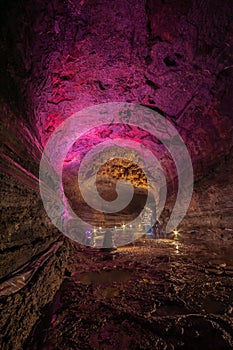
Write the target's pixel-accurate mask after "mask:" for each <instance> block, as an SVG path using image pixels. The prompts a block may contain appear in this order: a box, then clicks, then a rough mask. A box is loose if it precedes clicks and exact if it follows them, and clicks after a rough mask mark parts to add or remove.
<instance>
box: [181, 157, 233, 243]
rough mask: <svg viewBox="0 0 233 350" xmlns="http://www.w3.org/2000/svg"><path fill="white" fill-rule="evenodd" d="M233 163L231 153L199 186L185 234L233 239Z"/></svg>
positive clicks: (197, 185)
mask: <svg viewBox="0 0 233 350" xmlns="http://www.w3.org/2000/svg"><path fill="white" fill-rule="evenodd" d="M232 171H233V162H232V152H231V154H230V155H229V156H228V157H227V158H226V159H225V160H224V161H223V162H222V163H221V165H218V166H217V167H216V169H215V170H214V171H213V172H211V173H209V174H208V175H207V176H206V177H204V178H203V179H201V180H200V181H198V182H197V183H196V185H195V190H194V194H193V197H192V201H191V203H190V208H189V211H188V212H187V214H186V216H185V218H184V220H183V221H182V223H181V225H180V226H181V229H182V230H184V231H192V232H193V233H194V232H196V233H198V234H199V235H203V236H205V237H206V238H208V239H210V240H213V239H216V238H217V237H219V238H220V237H221V239H222V240H226V241H227V240H230V241H231V242H232V239H233V216H232V212H233V202H232V198H233V183H232V181H233V179H232Z"/></svg>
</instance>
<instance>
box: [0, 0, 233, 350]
mask: <svg viewBox="0 0 233 350" xmlns="http://www.w3.org/2000/svg"><path fill="white" fill-rule="evenodd" d="M232 14H233V6H232V1H231V0H228V1H224V2H221V1H220V0H219V1H218V0H217V1H210V0H208V1H194V0H193V1H186V0H184V1H178V2H175V1H160V0H159V1H154V0H147V1H139V0H136V1H131V0H129V1H125V0H118V1H114V0H110V1H109V0H106V1H105V0H101V1H100V0H97V1H93V0H80V1H79V0H77V1H76V0H75V1H74V0H69V1H68V0H67V1H66V0H64V1H61V0H50V1H42V0H38V1H32V0H25V1H18V0H13V1H10V2H9V1H7V0H3V1H1V9H0V18H1V21H0V23H1V24H0V46H1V55H0V56H1V57H0V67H1V81H0V115H1V149H0V171H1V177H0V178H1V190H0V198H1V205H2V209H1V229H0V237H1V242H0V253H1V261H0V278H1V281H0V292H1V293H0V296H1V299H0V310H1V319H0V327H1V336H0V344H1V345H0V347H1V348H2V349H4V350H8V349H16V350H17V349H22V348H23V344H24V342H25V340H26V339H28V340H27V342H28V344H33V345H28V348H29V349H34V348H35V349H36V346H37V345H36V344H41V340H40V339H39V335H40V332H39V331H38V329H36V331H35V334H34V335H33V336H32V333H31V330H32V328H33V326H34V325H35V323H36V322H37V320H38V319H39V318H41V317H42V319H43V314H44V313H46V312H47V310H46V305H47V304H48V303H50V302H51V301H52V300H53V298H54V295H55V293H56V292H57V291H58V290H59V288H60V285H61V284H62V283H63V280H64V277H65V274H67V273H68V272H69V271H70V270H72V273H75V271H76V272H77V274H76V275H75V277H74V276H72V277H70V278H68V279H67V280H65V281H64V283H63V284H62V287H61V290H60V291H59V293H58V295H60V297H61V299H62V298H63V299H62V302H61V303H60V304H59V303H58V305H57V304H56V302H58V301H57V299H55V301H54V303H53V304H52V305H56V306H53V307H55V309H56V310H57V313H58V315H57V316H56V315H55V314H56V312H53V311H51V312H50V311H49V314H47V313H46V315H47V316H46V322H48V327H51V329H50V328H49V330H48V332H46V331H44V330H43V333H42V334H43V339H44V340H45V342H47V344H49V346H50V345H51V346H50V347H47V348H48V349H59V348H61V347H62V348H63V349H64V348H65V349H77V348H81V349H85V348H87V349H88V348H90V346H92V348H93V349H94V348H97V349H98V348H100V349H105V348H106V349H114V348H119V347H121V348H123V349H127V348H130V347H131V348H132V349H134V348H136V349H137V348H140V347H139V345H138V344H139V343H140V344H141V348H143V345H142V344H143V343H144V344H145V346H144V348H145V349H151V348H153V347H154V348H156V349H160V348H161V349H163V348H165V345H166V344H168V347H167V348H168V349H169V347H170V348H171V349H172V348H173V347H172V344H173V346H174V347H175V348H176V347H177V348H179V346H180V348H182V346H183V348H184V349H185V348H187V341H189V340H190V344H195V346H194V347H193V349H196V348H201V346H203V348H204V349H207V348H208V346H209V348H210V349H214V348H216V349H228V348H229V349H230V348H232V347H233V345H232V338H231V336H232V313H231V308H232V307H233V305H232V291H231V289H232V265H233V264H232V261H231V257H232V243H233V236H232V232H233V231H232V230H233V215H232V209H233V186H232V185H233V184H232V170H233V169H232V145H233V142H232V135H233V132H232V131H233V130H232V129H233V128H232V127H233V119H232V110H233V104H232V103H233V102H232V101H233V95H232V91H233V68H232V44H233V37H232V32H233V26H232ZM105 102H129V103H137V104H141V105H144V106H148V107H150V108H152V109H154V110H156V111H159V113H161V114H162V115H164V116H165V117H166V118H167V119H168V120H169V121H171V123H172V124H173V125H174V126H175V127H176V128H177V130H178V131H179V133H180V134H181V136H182V138H183V139H184V141H185V143H186V145H187V148H188V150H189V152H190V156H191V159H192V162H193V169H194V175H195V186H194V195H193V199H192V202H191V206H190V209H189V211H188V213H187V216H186V217H185V219H184V220H183V222H182V223H181V225H180V228H181V230H183V232H185V233H186V234H190V235H192V237H193V238H192V242H190V241H189V240H188V239H187V241H186V242H185V243H183V245H182V244H181V247H180V248H179V249H180V252H179V254H177V253H176V252H175V251H174V247H173V243H172V242H162V241H161V243H159V242H158V241H156V242H154V241H150V242H147V243H145V246H144V245H143V244H142V245H140V244H139V246H138V247H137V248H135V249H134V248H132V250H130V249H129V248H122V249H121V250H119V252H117V253H116V258H115V260H114V261H110V262H108V263H107V265H105V263H106V262H103V256H104V255H103V254H102V253H95V254H94V255H92V254H91V253H90V254H89V253H88V254H87V253H85V252H84V251H80V249H81V248H77V246H76V245H75V246H73V243H72V242H71V241H69V240H68V239H67V238H64V237H63V238H62V237H61V233H60V232H59V231H58V230H57V229H56V228H55V227H54V226H53V225H52V224H51V222H50V220H49V218H48V216H47V214H46V212H45V210H44V208H43V204H42V201H41V198H40V194H39V186H38V173H39V162H40V158H41V154H42V151H43V147H44V146H45V144H46V141H47V140H48V138H49V136H50V135H51V133H52V132H53V131H54V130H55V129H56V127H57V126H59V125H60V124H61V122H62V121H63V120H65V119H66V118H68V117H70V116H71V115H72V114H73V113H75V112H77V111H80V110H82V109H83V108H85V107H88V106H92V105H95V104H100V103H105ZM112 132H113V133H115V134H117V133H120V134H121V135H122V136H124V137H126V138H127V137H129V138H132V139H133V140H136V141H138V142H140V141H141V140H142V139H143V140H144V142H145V143H146V145H147V146H148V147H151V145H153V147H154V148H155V149H156V150H157V154H158V155H159V159H160V160H161V163H162V164H163V165H164V172H165V174H166V178H167V181H168V183H169V184H170V185H171V186H170V187H169V193H168V198H167V203H166V210H165V211H164V212H163V214H162V221H163V222H164V223H165V222H166V221H167V219H168V217H169V215H170V213H171V211H172V207H173V205H174V201H175V190H176V186H177V182H176V179H175V177H176V175H175V174H174V172H175V166H174V162H173V161H172V159H171V157H169V154H168V152H166V151H165V149H164V147H163V145H161V144H160V143H159V142H158V140H155V139H154V137H153V136H151V135H147V134H146V133H145V132H143V131H140V130H137V129H129V128H126V129H124V130H119V129H117V128H116V129H114V130H111V128H108V127H105V128H100V129H98V130H95V131H94V132H93V130H92V131H91V132H90V133H89V134H88V135H85V137H84V138H83V139H82V140H81V142H79V143H77V144H74V146H73V148H72V149H71V150H70V152H69V153H68V155H67V159H66V164H65V167H64V168H65V170H64V173H65V174H66V175H67V177H66V178H65V179H64V182H65V181H67V182H69V180H70V178H71V177H72V176H71V175H72V169H73V168H72V167H73V166H75V165H76V163H78V162H76V159H78V158H79V157H81V156H82V155H83V154H85V152H86V151H87V150H88V149H89V148H91V147H93V146H95V145H96V144H97V143H98V142H101V141H104V140H106V139H108V138H109V137H110V136H111V133H112ZM126 169H127V166H125V172H124V173H125V177H126V178H127V177H129V176H130V177H131V178H133V180H132V179H131V180H132V181H133V182H134V184H135V185H136V186H137V187H138V188H139V189H140V188H142V187H145V178H144V177H143V176H139V173H138V172H136V173H132V174H131V172H130V171H129V174H127V171H126ZM118 170H119V169H118V168H117V166H116V165H114V166H113V168H112V170H111V172H112V174H113V177H114V178H115V179H119V178H121V177H122V174H121V172H120V174H117V172H118ZM102 175H104V174H103V173H102ZM72 186H73V184H71V186H70V187H69V188H70V189H72ZM102 189H103V188H102ZM79 204H80V203H78V205H79ZM195 237H196V238H195ZM200 237H201V238H202V240H203V243H200V245H199V238H200ZM58 242H59V244H58ZM204 242H206V243H204ZM57 244H58V245H57ZM190 244H192V245H191V246H190ZM216 247H218V248H216ZM55 248H56V249H55ZM220 248H221V249H220ZM190 252H192V254H191V253H190ZM86 254H87V255H86ZM70 256H71V258H70ZM70 259H73V260H70ZM68 261H69V262H68ZM131 261H132V266H131V267H130V262H131ZM209 261H210V262H211V263H210V264H209ZM84 262H85V263H86V266H85V267H84ZM137 264H141V265H140V266H141V267H140V268H139V270H137ZM159 264H161V265H159ZM219 264H222V266H220V265H219ZM224 264H226V266H225V265H224ZM114 265H116V267H114ZM104 266H107V268H109V269H110V270H114V271H115V270H118V269H119V270H121V269H122V270H123V271H124V272H123V276H124V277H121V276H120V277H119V280H118V282H117V283H115V284H114V283H113V284H110V285H109V286H108V287H107V286H104V287H103V286H102V285H100V286H96V285H95V284H94V286H92V284H90V285H89V284H88V283H87V285H85V283H81V282H80V275H79V272H81V271H83V272H93V271H94V270H98V269H101V270H102V268H103V267H104ZM160 266H162V267H160ZM125 271H126V272H125ZM166 271H168V272H166ZM208 271H209V272H208ZM166 274H167V275H166ZM86 276H89V275H86ZM116 276H118V275H116ZM126 277H127V278H129V279H127V278H126ZM83 278H84V277H83ZM85 278H86V277H85ZM88 278H89V277H87V281H88ZM114 278H118V277H115V274H114ZM122 279H123V280H122ZM143 279H145V281H143ZM147 280H148V282H147ZM140 281H141V282H140ZM152 281H155V284H153V283H152ZM139 282H140V283H139ZM208 283H209V284H208ZM183 287H184V288H183ZM71 292H72V296H71ZM6 293H7V295H6ZM147 293H148V294H147ZM73 296H74V297H73ZM109 298H110V299H109ZM124 298H125V299H124ZM127 298H128V299H127ZM109 300H112V302H111V303H110V301H109ZM125 300H126V301H125ZM84 301H85V302H84ZM72 303H74V305H72ZM70 305H71V306H72V307H71V306H70ZM51 307H52V306H51ZM44 308H45V309H44ZM90 308H91V309H92V310H93V313H91V314H88V312H89V311H88V310H89V309H90ZM94 311H95V312H94ZM73 312H74V313H75V315H74V316H73V314H72V313H73ZM52 314H54V315H55V316H53V322H52V323H51V322H50V321H51V319H50V317H52ZM95 315H97V316H96V317H97V318H96V319H95ZM99 315H102V317H101V319H102V321H101V320H100V319H99V318H98V317H99ZM156 317H157V319H156ZM158 317H159V319H158ZM105 319H106V321H104V320H105ZM108 319H109V321H108ZM64 320H65V321H64ZM60 321H61V322H63V321H64V323H60V324H59V322H60ZM100 322H101V326H100ZM104 322H105V323H104ZM50 323H51V324H50ZM90 323H91V325H90ZM102 323H104V324H103V325H102ZM46 324H47V323H46ZM95 325H96V330H95ZM40 327H41V326H40ZM42 328H43V329H45V327H44V326H43V325H42ZM166 328H167V330H166ZM90 329H91V332H90V333H89V330H90ZM126 330H127V331H126ZM128 330H129V331H128ZM29 334H31V336H30V338H28V337H29ZM143 334H144V335H143ZM198 335H200V337H198ZM199 338H200V342H201V343H198V339H199ZM77 339H79V341H80V342H78V341H77ZM195 341H197V343H195ZM30 342H31V343H30ZM64 342H65V344H64ZM182 342H184V343H185V344H186V345H182V344H183V343H182ZM54 344H55V345H54ZM61 344H62V345H61ZM90 344H91V345H90ZM101 344H102V345H101ZM129 344H131V345H129ZM208 344H210V345H208ZM82 345H83V347H82ZM191 346H192V345H190V349H191V348H192V347H191ZM37 348H38V349H46V347H43V346H42V345H38V346H37Z"/></svg>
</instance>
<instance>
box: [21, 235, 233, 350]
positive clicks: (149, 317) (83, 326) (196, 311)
mask: <svg viewBox="0 0 233 350" xmlns="http://www.w3.org/2000/svg"><path fill="white" fill-rule="evenodd" d="M232 250H233V247H232V246H231V247H229V245H228V246H225V245H224V243H219V244H218V245H216V244H215V245H214V244H212V242H211V241H209V242H208V241H207V242H206V241H204V240H202V239H199V240H197V239H196V238H192V236H190V235H188V234H182V235H181V234H180V235H179V236H178V237H177V238H176V239H172V237H169V238H168V237H167V238H166V239H164V238H162V239H156V240H153V239H140V240H139V241H137V242H136V243H135V244H134V245H133V244H132V245H130V246H125V247H122V248H119V249H117V251H114V252H111V253H109V252H100V251H97V250H94V249H84V248H80V247H78V246H76V250H75V251H74V254H73V256H72V258H71V260H70V268H69V271H70V272H69V273H70V276H69V277H68V276H67V277H66V279H65V280H64V282H63V284H62V285H61V288H60V290H59V291H58V293H57V294H56V297H55V298H54V300H53V302H52V303H51V304H50V306H49V307H48V308H46V309H45V310H44V316H43V317H42V318H41V319H40V321H39V322H38V323H37V325H36V326H35V329H34V330H33V332H32V333H31V336H30V337H29V338H28V343H27V346H26V349H27V350H29V349H32V348H33V349H35V350H42V349H43V350H46V349H64V346H65V348H66V349H70V350H73V349H118V348H122V349H158V350H160V349H197V348H199V349H216V350H220V349H223V350H224V349H231V348H232V346H233V338H232V334H233V319H232V317H233V311H232V307H233V293H232V287H233V280H232V271H233V258H232ZM75 266H77V269H76V267H75Z"/></svg>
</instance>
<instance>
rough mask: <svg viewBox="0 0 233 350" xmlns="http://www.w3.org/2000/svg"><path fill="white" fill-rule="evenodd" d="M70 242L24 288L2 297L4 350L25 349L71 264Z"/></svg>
mask: <svg viewBox="0 0 233 350" xmlns="http://www.w3.org/2000/svg"><path fill="white" fill-rule="evenodd" d="M69 246H70V243H69V242H67V241H66V243H65V245H62V246H61V247H60V248H59V249H58V251H57V252H56V254H54V255H52V256H51V257H50V259H48V260H47V261H46V262H45V264H44V265H43V266H42V267H41V268H40V269H39V270H38V271H37V273H36V274H35V275H34V276H33V278H32V280H31V281H30V283H29V284H28V285H27V286H26V287H25V288H23V289H22V290H21V291H19V292H17V293H15V294H12V295H9V296H8V297H2V298H1V299H0V312H1V320H0V327H1V337H0V346H1V349H4V350H10V349H15V350H21V349H22V344H23V343H24V341H25V339H26V338H27V337H28V335H29V333H30V330H31V328H32V327H33V325H34V324H35V323H36V321H37V320H38V318H39V317H40V316H41V313H42V309H43V307H45V306H46V304H48V303H49V302H51V300H52V299H53V297H54V294H55V293H56V291H57V289H58V288H59V286H60V284H61V282H62V280H63V279H64V272H65V268H66V266H67V257H68V252H69Z"/></svg>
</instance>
